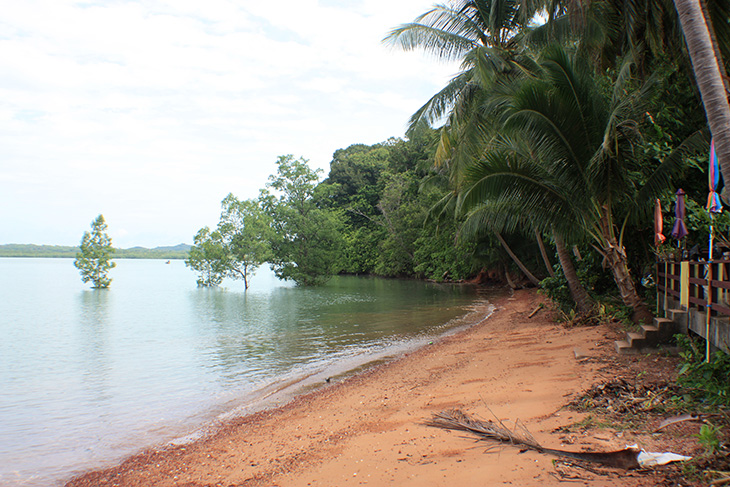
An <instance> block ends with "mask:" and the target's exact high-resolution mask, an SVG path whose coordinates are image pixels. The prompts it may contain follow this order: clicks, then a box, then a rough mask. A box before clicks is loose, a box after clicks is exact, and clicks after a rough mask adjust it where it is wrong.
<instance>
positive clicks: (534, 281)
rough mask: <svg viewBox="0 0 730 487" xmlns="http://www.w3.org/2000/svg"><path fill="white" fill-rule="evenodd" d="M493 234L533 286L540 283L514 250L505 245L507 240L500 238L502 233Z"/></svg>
mask: <svg viewBox="0 0 730 487" xmlns="http://www.w3.org/2000/svg"><path fill="white" fill-rule="evenodd" d="M494 235H496V236H497V240H499V243H501V244H502V247H504V250H506V251H507V253H508V254H509V256H510V257H511V258H512V260H513V261H514V263H515V264H517V267H519V268H520V270H521V271H522V272H523V273H524V274H525V275H526V276H527V278H528V279H529V280H530V282H531V283H532V284H534V285H535V286H539V285H540V281H538V279H537V277H535V276H534V275H533V274H532V272H530V270H529V269H528V268H527V267H525V264H523V263H522V261H521V260H520V259H519V257H517V256H516V255H515V253H514V252H512V249H510V248H509V245H507V242H505V241H504V239H503V238H502V235H500V234H499V232H494Z"/></svg>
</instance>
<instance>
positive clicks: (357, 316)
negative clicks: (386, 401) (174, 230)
mask: <svg viewBox="0 0 730 487" xmlns="http://www.w3.org/2000/svg"><path fill="white" fill-rule="evenodd" d="M473 293H474V291H473V289H472V288H471V287H466V286H461V287H460V286H437V285H424V283H422V282H416V281H396V280H390V281H389V280H382V279H367V278H366V279H363V278H355V277H338V278H336V279H333V281H332V282H331V283H330V284H329V285H327V286H322V287H315V288H297V287H286V288H274V289H270V290H268V291H267V292H258V293H256V292H244V293H239V292H231V291H227V290H225V289H196V290H193V291H191V292H190V294H189V297H190V302H191V303H192V309H193V313H192V314H193V316H194V322H195V326H196V329H197V332H198V334H199V336H200V338H201V340H200V341H199V342H198V349H199V350H200V352H201V356H204V357H205V358H206V360H205V361H204V366H205V367H210V368H212V369H215V370H217V374H219V377H220V379H221V380H222V381H223V382H227V383H236V381H238V380H239V379H240V378H242V377H245V378H246V381H247V382H256V381H257V380H260V379H261V378H262V377H265V376H269V377H271V376H272V375H276V374H281V373H285V372H287V371H290V370H292V368H294V367H297V366H299V367H301V366H302V365H303V364H306V363H310V362H313V361H319V362H321V361H322V360H325V361H326V360H327V359H330V360H336V359H337V358H338V357H339V356H342V355H346V354H348V353H350V354H351V353H357V352H358V351H359V350H363V349H367V348H369V347H372V346H374V344H376V343H381V342H383V341H384V340H385V341H392V340H397V339H399V338H403V337H407V336H412V335H413V334H414V333H418V332H419V331H420V332H428V331H429V330H431V331H433V328H434V327H436V326H440V325H443V324H444V323H446V322H447V321H448V320H449V319H451V318H452V317H453V316H454V314H455V313H456V311H455V309H452V308H451V307H452V306H453V307H454V308H458V310H459V311H461V310H462V309H463V305H464V302H465V299H469V298H471V297H473V296H474V294H473Z"/></svg>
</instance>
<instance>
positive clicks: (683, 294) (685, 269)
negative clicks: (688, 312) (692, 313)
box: [679, 260, 689, 309]
mask: <svg viewBox="0 0 730 487" xmlns="http://www.w3.org/2000/svg"><path fill="white" fill-rule="evenodd" d="M679 306H680V307H681V308H682V309H689V262H688V261H686V260H685V261H682V262H680V263H679Z"/></svg>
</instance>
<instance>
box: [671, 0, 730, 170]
mask: <svg viewBox="0 0 730 487" xmlns="http://www.w3.org/2000/svg"><path fill="white" fill-rule="evenodd" d="M674 5H675V7H676V8H677V12H678V13H679V22H680V24H681V25H682V32H684V38H685V40H686V41H687V50H688V51H689V56H690V59H691V60H692V69H693V71H694V73H695V80H696V82H697V86H698V87H699V89H700V94H701V95H702V104H703V105H704V107H705V114H706V115H707V121H708V123H709V125H710V131H711V132H712V137H713V138H714V139H715V149H716V153H717V155H718V158H719V159H720V170H721V172H722V176H723V178H724V179H725V181H730V156H729V155H730V104H728V100H727V96H726V94H725V85H724V83H723V80H722V74H721V72H720V66H719V65H718V61H717V59H716V57H715V51H714V49H713V45H712V38H711V37H710V31H709V29H708V27H707V21H706V20H705V17H704V15H703V14H702V6H701V5H700V1H699V0H674Z"/></svg>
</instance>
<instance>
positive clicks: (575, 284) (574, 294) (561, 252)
mask: <svg viewBox="0 0 730 487" xmlns="http://www.w3.org/2000/svg"><path fill="white" fill-rule="evenodd" d="M553 238H554V239H555V248H556V250H557V252H558V259H559V260H560V267H562V269H563V274H564V275H565V279H566V281H568V289H569V290H570V297H571V298H573V301H574V302H575V305H576V307H577V308H578V311H580V312H581V313H588V312H590V311H591V310H592V309H593V300H592V299H591V297H590V296H589V295H588V293H587V292H586V290H585V288H584V287H583V285H582V284H581V283H580V279H578V273H577V272H576V271H575V267H574V266H573V261H572V260H571V259H570V251H569V250H568V248H567V247H566V245H565V242H564V241H563V237H562V236H561V235H560V234H558V233H557V232H555V231H553Z"/></svg>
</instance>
